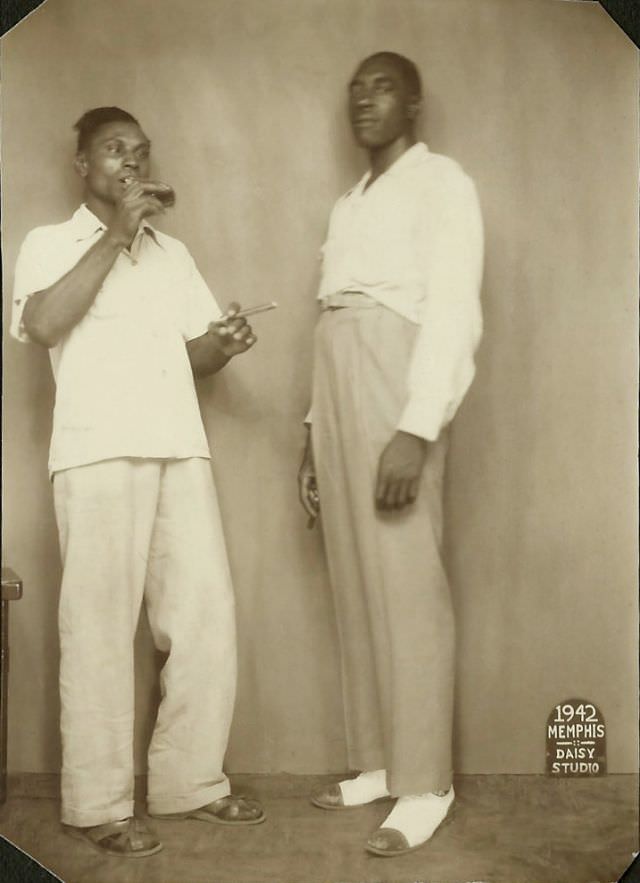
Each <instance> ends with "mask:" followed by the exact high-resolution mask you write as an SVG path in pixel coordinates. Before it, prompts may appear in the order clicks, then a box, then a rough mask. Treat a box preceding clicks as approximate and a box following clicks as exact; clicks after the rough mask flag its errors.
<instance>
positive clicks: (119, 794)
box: [12, 107, 264, 857]
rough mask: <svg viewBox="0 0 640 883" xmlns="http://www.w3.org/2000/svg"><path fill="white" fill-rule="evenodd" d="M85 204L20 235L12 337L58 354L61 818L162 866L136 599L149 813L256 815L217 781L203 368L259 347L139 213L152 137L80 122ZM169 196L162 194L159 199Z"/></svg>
mask: <svg viewBox="0 0 640 883" xmlns="http://www.w3.org/2000/svg"><path fill="white" fill-rule="evenodd" d="M76 130H77V132H78V146H77V153H76V158H75V168H76V171H77V172H78V174H79V175H80V177H81V178H82V180H83V182H84V202H83V204H82V205H81V206H80V208H78V210H77V211H76V212H75V214H74V215H73V217H72V218H71V219H70V220H68V221H66V222H65V223H62V224H56V225H52V226H46V227H38V228H36V229H34V230H32V231H31V232H30V233H29V234H28V235H27V237H26V239H25V241H24V244H23V246H22V249H21V251H20V255H19V258H18V263H17V267H16V278H15V294H14V305H13V320H12V333H13V335H14V336H15V337H17V338H18V339H19V340H25V341H28V340H31V341H35V342H36V343H40V344H42V345H44V346H46V347H48V348H49V351H50V355H51V364H52V368H53V372H54V375H55V379H56V400H55V409H54V416H53V435H52V440H51V450H50V459H49V471H50V474H51V476H52V480H53V492H54V499H55V510H56V519H57V523H58V530H59V535H60V547H61V553H62V560H63V576H62V587H61V594H60V607H59V628H60V654H61V660H60V698H61V731H62V752H63V763H62V821H63V823H65V825H66V830H67V831H68V833H70V834H72V835H73V836H75V837H78V838H80V839H83V840H84V841H86V842H87V843H89V844H90V845H91V846H93V847H94V848H96V849H98V850H99V851H101V852H103V853H108V854H110V855H118V856H123V857H137V856H144V855H151V854H153V853H155V852H157V851H158V850H159V849H160V848H161V843H160V842H159V840H158V839H157V837H156V836H155V834H154V833H153V832H152V831H151V830H150V829H149V828H148V827H147V826H146V824H145V823H143V822H142V821H140V820H138V819H135V818H134V815H133V772H134V771H133V719H134V680H133V678H134V668H133V639H134V633H135V630H136V624H137V622H138V616H139V613H140V607H141V604H142V601H143V599H144V601H145V603H146V608H147V613H148V618H149V623H150V627H151V631H152V633H153V638H154V641H155V644H156V647H157V648H158V649H159V650H160V651H162V652H163V653H164V654H165V655H166V660H165V662H164V666H163V669H162V674H161V689H162V699H161V703H160V707H159V711H158V717H157V721H156V724H155V729H154V733H153V737H152V740H151V744H150V747H149V756H148V766H149V770H148V771H149V777H148V782H149V784H148V805H149V811H150V813H151V814H152V815H156V816H158V817H162V816H164V817H171V818H196V819H199V820H202V821H208V822H215V823H222V824H256V823H258V822H261V821H263V820H264V813H263V812H262V808H261V807H260V805H259V803H258V802H257V801H250V800H245V799H243V798H238V797H234V796H232V795H231V794H230V789H229V782H228V780H227V778H226V776H225V774H224V773H223V771H222V763H223V758H224V753H225V750H226V744H227V738H228V732H229V726H230V722H231V715H232V711H233V703H234V694H235V677H236V643H235V624H234V598H233V591H232V586H231V579H230V574H229V566H228V562H227V556H226V550H225V543H224V537H223V533H222V525H221V521H220V514H219V511H218V503H217V498H216V492H215V487H214V485H213V480H212V475H211V470H210V465H209V457H210V455H209V448H208V445H207V439H206V436H205V433H204V428H203V425H202V419H201V416H200V411H199V408H198V402H197V397H196V391H195V386H194V379H193V375H194V374H196V375H204V374H209V373H212V372H215V371H218V370H220V369H221V368H222V367H223V366H224V365H225V364H226V363H227V362H228V361H229V359H230V358H232V357H233V356H235V355H238V354H240V353H243V352H245V351H246V350H248V349H249V348H250V347H251V346H252V345H253V344H254V343H255V339H256V338H255V335H254V334H253V332H252V330H251V328H250V327H249V325H248V324H247V323H246V321H245V320H244V319H241V318H234V314H235V313H236V312H237V311H238V306H237V305H236V304H234V305H232V306H231V308H230V310H229V312H228V313H227V316H226V317H223V316H222V315H221V312H220V309H219V307H218V306H217V304H216V302H215V300H214V298H213V296H212V294H211V292H210V291H209V289H208V287H207V285H206V283H205V281H204V279H203V278H202V277H201V275H200V274H199V272H198V270H197V268H196V265H195V263H194V261H193V258H192V257H191V256H190V254H189V252H188V251H187V249H186V248H185V246H184V245H183V244H182V243H181V242H179V241H178V240H176V239H173V238H171V237H169V236H167V235H165V234H164V233H161V232H160V231H159V230H156V229H155V228H154V227H152V226H151V224H150V223H149V221H148V218H149V216H151V215H155V214H159V213H161V212H162V211H163V206H162V204H161V202H160V201H159V200H158V198H156V196H155V195H154V194H156V193H158V190H159V189H162V185H161V186H160V188H158V187H157V186H156V184H154V183H153V182H149V181H148V176H149V161H150V160H149V153H150V142H149V139H148V138H147V136H146V135H145V133H144V132H143V131H142V129H141V128H140V125H139V124H138V122H137V120H136V119H135V118H134V117H132V116H131V115H130V114H129V113H127V112H126V111H123V110H121V109H119V108H115V107H103V108H95V109H94V110H92V111H88V112H87V113H86V114H84V115H83V117H82V118H81V119H80V120H79V121H78V123H77V124H76ZM165 189H167V188H166V187H165Z"/></svg>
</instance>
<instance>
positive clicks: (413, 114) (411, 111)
mask: <svg viewBox="0 0 640 883" xmlns="http://www.w3.org/2000/svg"><path fill="white" fill-rule="evenodd" d="M421 107H422V101H421V99H420V97H419V96H418V95H414V96H412V97H411V98H410V99H409V102H408V104H407V118H408V119H410V120H411V121H412V122H413V121H414V120H416V119H417V118H418V114H419V113H420V108H421Z"/></svg>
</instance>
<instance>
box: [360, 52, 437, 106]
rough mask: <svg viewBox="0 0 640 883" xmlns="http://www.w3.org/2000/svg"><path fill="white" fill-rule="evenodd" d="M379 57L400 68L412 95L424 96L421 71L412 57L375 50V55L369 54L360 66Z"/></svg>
mask: <svg viewBox="0 0 640 883" xmlns="http://www.w3.org/2000/svg"><path fill="white" fill-rule="evenodd" d="M378 58H380V59H383V60H384V61H388V62H390V63H391V64H393V65H394V66H395V67H396V68H397V69H398V71H399V73H400V75H401V76H402V79H403V80H404V82H405V85H406V87H407V89H408V90H409V92H410V94H411V95H415V96H416V97H417V98H421V97H422V81H421V79H420V72H419V71H418V68H417V67H416V66H415V64H414V63H413V62H412V61H411V59H409V58H406V57H405V56H404V55H399V54H398V53H397V52H386V51H385V52H374V53H373V55H369V56H368V57H367V58H365V59H364V61H361V62H360V64H359V65H358V67H362V65H363V64H366V63H367V62H368V61H375V60H377V59H378Z"/></svg>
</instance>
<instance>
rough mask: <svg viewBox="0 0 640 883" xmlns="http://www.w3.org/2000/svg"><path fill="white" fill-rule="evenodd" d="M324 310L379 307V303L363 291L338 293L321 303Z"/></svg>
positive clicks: (324, 298) (330, 295)
mask: <svg viewBox="0 0 640 883" xmlns="http://www.w3.org/2000/svg"><path fill="white" fill-rule="evenodd" d="M320 304H321V307H322V309H323V310H342V309H344V308H345V307H357V308H361V307H364V308H368V307H377V306H378V301H377V300H376V299H375V298H374V297H371V295H369V294H365V293H364V292H363V291H337V292H336V293H335V294H329V295H327V296H326V297H323V298H322V300H321V301H320Z"/></svg>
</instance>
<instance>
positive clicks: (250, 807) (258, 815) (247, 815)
mask: <svg viewBox="0 0 640 883" xmlns="http://www.w3.org/2000/svg"><path fill="white" fill-rule="evenodd" d="M152 815H153V818H155V819H167V820H169V819H197V820H198V821H200V822H212V823H213V824H215V825H259V824H261V823H262V822H264V820H265V819H266V815H265V813H264V810H263V809H262V806H261V805H260V802H259V801H258V800H251V799H250V798H248V797H242V796H240V795H234V794H228V795H227V796H226V797H220V798H219V799H218V800H214V801H213V803H207V804H206V805H205V806H200V807H198V808H197V809H192V810H189V811H188V812H177V813H162V814H160V813H153V814H152Z"/></svg>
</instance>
